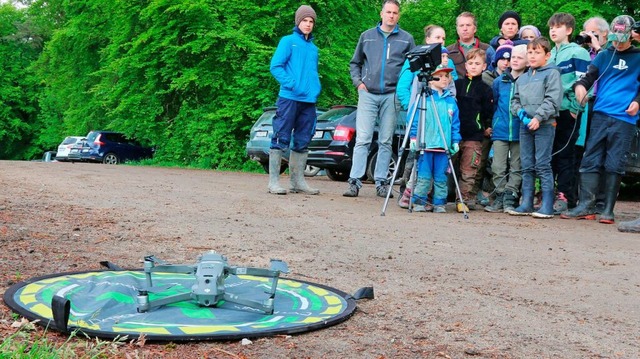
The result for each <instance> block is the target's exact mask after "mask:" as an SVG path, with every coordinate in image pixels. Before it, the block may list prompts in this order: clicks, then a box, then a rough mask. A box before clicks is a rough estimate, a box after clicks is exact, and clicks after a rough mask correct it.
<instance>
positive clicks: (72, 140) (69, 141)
mask: <svg viewBox="0 0 640 359" xmlns="http://www.w3.org/2000/svg"><path fill="white" fill-rule="evenodd" d="M76 142H80V137H67V138H65V139H64V141H62V144H63V145H70V144H73V143H76Z"/></svg>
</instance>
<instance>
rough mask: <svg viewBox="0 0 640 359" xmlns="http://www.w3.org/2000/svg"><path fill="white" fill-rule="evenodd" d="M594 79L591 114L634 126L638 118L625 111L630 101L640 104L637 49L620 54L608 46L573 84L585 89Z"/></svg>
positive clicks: (638, 56)
mask: <svg viewBox="0 0 640 359" xmlns="http://www.w3.org/2000/svg"><path fill="white" fill-rule="evenodd" d="M596 80H597V81H598V96H596V102H595V103H594V104H593V111H594V112H601V113H604V114H605V115H607V116H611V117H613V118H616V119H618V120H621V121H624V122H628V123H631V124H636V123H637V121H638V115H637V114H636V115H635V116H631V115H629V114H627V113H626V109H627V108H628V107H629V104H630V103H631V102H632V101H635V102H637V103H639V104H640V93H639V90H640V49H638V48H637V47H634V46H631V47H630V48H629V49H627V50H625V51H622V52H620V51H615V50H614V48H613V47H610V48H608V49H606V50H603V51H600V52H599V53H598V55H597V56H596V57H595V59H593V62H592V63H591V65H589V70H588V71H587V74H586V75H585V76H584V77H583V78H582V79H580V80H578V82H577V83H576V84H580V85H582V86H584V88H585V89H587V90H589V89H590V88H591V86H593V84H594V83H595V82H596Z"/></svg>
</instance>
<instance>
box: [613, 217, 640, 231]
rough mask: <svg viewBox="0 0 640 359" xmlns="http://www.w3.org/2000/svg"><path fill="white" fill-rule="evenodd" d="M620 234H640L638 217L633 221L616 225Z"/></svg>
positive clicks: (639, 218) (639, 219)
mask: <svg viewBox="0 0 640 359" xmlns="http://www.w3.org/2000/svg"><path fill="white" fill-rule="evenodd" d="M618 230H619V231H620V232H629V233H640V217H638V219H636V220H635V221H627V222H620V223H618Z"/></svg>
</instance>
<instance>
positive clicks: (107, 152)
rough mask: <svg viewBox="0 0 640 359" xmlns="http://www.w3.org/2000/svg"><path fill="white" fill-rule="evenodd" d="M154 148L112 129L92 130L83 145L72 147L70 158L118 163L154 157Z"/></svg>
mask: <svg viewBox="0 0 640 359" xmlns="http://www.w3.org/2000/svg"><path fill="white" fill-rule="evenodd" d="M153 152H154V149H153V148H151V147H145V146H142V145H140V143H138V142H137V141H136V140H133V139H130V138H127V136H126V135H124V134H123V133H119V132H111V131H91V132H89V134H88V135H87V137H86V141H84V143H83V146H81V147H78V148H75V147H74V148H72V149H71V152H70V153H69V156H68V158H69V160H80V161H85V162H102V163H105V164H113V165H115V164H118V163H122V162H125V161H139V160H142V159H145V158H151V157H153Z"/></svg>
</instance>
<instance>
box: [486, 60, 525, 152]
mask: <svg viewBox="0 0 640 359" xmlns="http://www.w3.org/2000/svg"><path fill="white" fill-rule="evenodd" d="M515 82H516V80H515V79H514V78H513V76H511V73H509V71H505V72H503V73H502V75H500V76H499V77H497V78H496V79H495V80H494V81H493V104H494V109H495V111H494V112H493V125H492V126H491V128H492V129H493V131H492V134H491V139H492V140H494V141H509V142H517V141H520V122H521V121H520V119H519V118H518V116H513V115H512V114H511V99H512V98H513V94H514V92H515Z"/></svg>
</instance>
